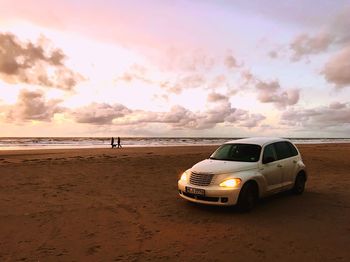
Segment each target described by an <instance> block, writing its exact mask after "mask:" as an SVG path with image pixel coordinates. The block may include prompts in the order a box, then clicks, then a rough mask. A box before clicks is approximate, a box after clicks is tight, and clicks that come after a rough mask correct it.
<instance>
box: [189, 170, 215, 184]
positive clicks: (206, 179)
mask: <svg viewBox="0 0 350 262" xmlns="http://www.w3.org/2000/svg"><path fill="white" fill-rule="evenodd" d="M213 176H214V174H197V173H193V172H191V176H190V183H191V184H192V185H196V186H209V185H210V183H211V180H212V179H213Z"/></svg>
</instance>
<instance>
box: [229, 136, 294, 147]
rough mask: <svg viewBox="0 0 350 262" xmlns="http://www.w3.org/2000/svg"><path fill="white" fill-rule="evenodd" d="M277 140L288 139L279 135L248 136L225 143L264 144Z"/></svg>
mask: <svg viewBox="0 0 350 262" xmlns="http://www.w3.org/2000/svg"><path fill="white" fill-rule="evenodd" d="M279 141H289V140H288V139H284V138H280V137H249V138H242V139H236V140H231V141H228V142H226V143H225V144H232V143H235V144H254V145H260V146H264V145H266V144H270V143H273V142H279ZM289 142H290V141H289Z"/></svg>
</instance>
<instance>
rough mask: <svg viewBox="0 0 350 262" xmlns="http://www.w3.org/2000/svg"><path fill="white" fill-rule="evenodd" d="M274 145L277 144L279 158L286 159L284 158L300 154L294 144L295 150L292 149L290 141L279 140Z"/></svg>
mask: <svg viewBox="0 0 350 262" xmlns="http://www.w3.org/2000/svg"><path fill="white" fill-rule="evenodd" d="M274 146H275V150H276V154H277V158H278V159H284V158H288V157H292V156H295V155H297V154H298V152H297V151H296V149H295V148H294V146H293V148H294V150H293V149H292V147H291V145H289V142H285V141H283V142H277V143H275V144H274ZM295 153H296V154H295Z"/></svg>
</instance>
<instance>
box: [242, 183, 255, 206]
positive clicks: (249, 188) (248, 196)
mask: <svg viewBox="0 0 350 262" xmlns="http://www.w3.org/2000/svg"><path fill="white" fill-rule="evenodd" d="M256 200H257V192H256V187H255V186H254V185H253V184H250V183H248V184H245V185H244V186H243V187H242V189H241V192H240V193H239V197H238V202H237V206H238V208H239V210H240V211H243V212H248V211H250V210H252V209H253V207H254V205H255V202H256Z"/></svg>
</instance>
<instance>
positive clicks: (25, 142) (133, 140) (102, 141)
mask: <svg viewBox="0 0 350 262" xmlns="http://www.w3.org/2000/svg"><path fill="white" fill-rule="evenodd" d="M235 139H239V137H231V138H227V137H225V138H223V137H123V138H122V140H121V144H122V146H124V147H146V146H147V147H150V146H193V145H220V144H222V143H225V142H227V141H229V140H235ZM290 140H291V141H293V142H294V143H297V144H319V143H350V138H290ZM110 143H111V138H110V137H0V150H10V149H16V150H20V149H43V148H47V149H51V148H106V147H109V146H110Z"/></svg>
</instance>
